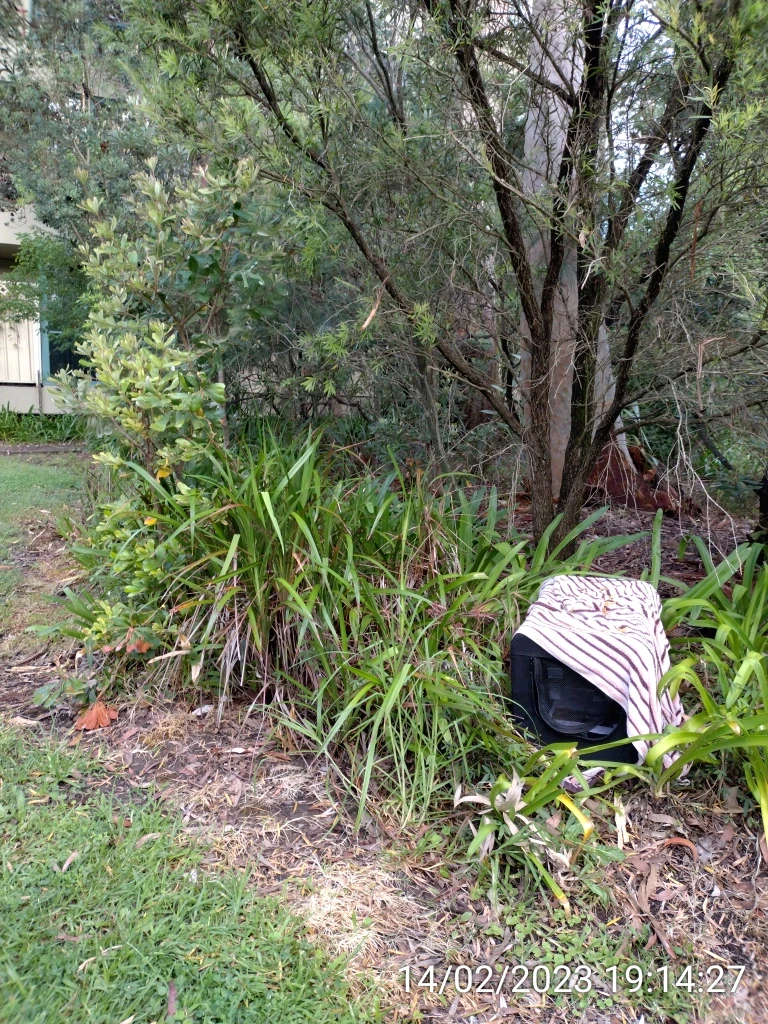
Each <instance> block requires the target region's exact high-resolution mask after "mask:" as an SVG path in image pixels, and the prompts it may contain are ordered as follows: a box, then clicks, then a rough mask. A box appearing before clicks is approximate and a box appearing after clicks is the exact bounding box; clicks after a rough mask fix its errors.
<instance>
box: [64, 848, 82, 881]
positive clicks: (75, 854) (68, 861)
mask: <svg viewBox="0 0 768 1024" xmlns="http://www.w3.org/2000/svg"><path fill="white" fill-rule="evenodd" d="M79 856H80V851H79V850H73V851H72V853H70V855H69V856H68V857H67V859H66V860H65V861H64V863H63V864H62V865H61V873H62V875H63V874H64V872H65V871H66V870H67V868H68V867H69V866H70V864H71V863H72V862H73V861H75V860H77V858H78V857H79Z"/></svg>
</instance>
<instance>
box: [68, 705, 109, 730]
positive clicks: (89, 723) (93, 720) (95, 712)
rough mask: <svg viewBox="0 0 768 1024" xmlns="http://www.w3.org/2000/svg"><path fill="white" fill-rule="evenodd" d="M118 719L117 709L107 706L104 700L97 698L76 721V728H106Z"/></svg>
mask: <svg viewBox="0 0 768 1024" xmlns="http://www.w3.org/2000/svg"><path fill="white" fill-rule="evenodd" d="M116 719H117V711H115V709H114V708H110V707H107V705H106V704H105V703H104V702H103V701H101V700H97V701H95V702H94V703H93V704H91V706H90V707H89V708H87V709H86V710H85V711H84V712H83V713H82V715H80V717H79V718H78V719H77V721H76V722H75V728H76V729H87V730H91V729H104V728H106V726H108V725H109V724H110V723H111V722H114V721H115V720H116Z"/></svg>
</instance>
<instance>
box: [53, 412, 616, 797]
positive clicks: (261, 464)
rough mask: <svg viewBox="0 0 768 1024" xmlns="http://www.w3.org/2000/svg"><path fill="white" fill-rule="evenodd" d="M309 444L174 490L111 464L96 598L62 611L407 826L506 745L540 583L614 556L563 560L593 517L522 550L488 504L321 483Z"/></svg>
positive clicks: (323, 461)
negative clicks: (376, 797)
mask: <svg viewBox="0 0 768 1024" xmlns="http://www.w3.org/2000/svg"><path fill="white" fill-rule="evenodd" d="M319 440H320V439H319V437H318V436H314V437H312V436H310V437H309V438H307V439H306V440H305V441H304V442H303V443H295V442H294V443H293V444H291V443H289V442H287V441H286V440H285V439H284V438H281V439H279V440H278V439H277V438H276V437H275V436H274V435H273V434H272V433H270V432H269V431H266V430H265V431H264V432H263V434H262V437H261V441H260V443H259V444H258V445H257V446H256V447H255V448H253V449H245V450H243V451H242V452H241V453H240V454H239V455H238V456H236V457H235V456H232V455H231V454H230V453H228V452H226V451H225V450H224V449H220V450H217V451H213V452H212V454H211V457H210V459H209V462H208V466H207V467H206V469H205V471H204V472H203V471H201V472H198V473H195V474H192V473H187V475H186V481H182V480H180V479H176V478H175V477H174V476H173V475H169V476H163V477H162V478H161V479H157V475H152V474H150V473H149V472H147V470H146V469H145V468H144V467H143V466H140V465H139V464H137V463H126V464H124V465H123V466H122V468H121V469H120V473H122V474H127V475H128V477H127V479H129V480H130V485H131V486H130V488H129V489H128V490H127V492H126V496H125V497H124V498H123V499H121V500H120V501H117V502H113V503H111V504H110V505H108V506H105V507H104V508H103V509H102V513H101V518H100V519H99V521H98V523H97V524H96V526H95V529H94V531H93V533H92V535H91V536H90V538H89V539H88V541H87V542H84V543H83V542H81V543H79V544H77V545H75V549H74V550H75V554H76V555H77V557H78V558H79V559H80V561H81V562H82V563H83V564H84V565H85V566H87V567H88V569H89V572H90V577H91V580H92V589H91V591H90V592H85V593H81V594H79V595H75V594H73V593H70V594H69V597H68V604H69V609H70V611H71V612H72V613H73V616H74V618H75V620H76V621H75V623H74V626H73V628H72V632H74V633H75V634H76V635H77V636H78V638H79V639H81V640H82V641H83V642H84V643H85V644H86V645H87V646H88V647H89V648H90V650H91V651H92V652H94V653H99V652H100V653H101V654H106V655H111V656H114V655H115V654H121V655H123V656H125V655H130V656H131V657H137V656H141V657H143V658H145V659H147V660H151V662H152V664H153V666H154V668H155V670H156V671H158V672H162V673H163V675H164V677H165V678H166V680H167V681H168V682H171V683H175V684H177V685H180V686H184V685H186V686H190V685H194V686H201V685H206V686H210V687H215V688H216V689H217V690H218V692H219V693H220V694H221V695H222V696H226V695H227V694H228V693H229V692H230V691H231V690H232V688H233V687H235V686H244V687H247V688H248V690H249V691H251V692H254V693H255V694H257V695H259V696H260V697H261V698H262V699H263V700H264V701H265V702H268V703H269V705H270V707H271V708H272V710H273V711H275V712H276V713H277V714H279V715H280V717H281V718H282V720H283V721H284V722H285V723H288V724H289V725H290V726H291V728H292V729H293V730H294V731H295V732H297V733H298V734H300V735H302V736H303V737H305V738H306V740H307V741H308V743H310V744H311V745H312V746H313V747H314V748H316V749H320V750H323V751H325V752H326V753H328V755H329V756H330V757H331V758H332V760H333V762H334V763H335V764H338V765H342V764H343V766H344V768H343V776H344V778H345V779H346V780H347V781H348V784H349V785H350V787H351V789H352V790H353V791H354V792H355V794H356V795H357V796H358V798H359V799H360V801H361V803H365V800H366V798H367V796H368V795H369V793H370V792H371V791H372V787H375V788H376V789H377V792H378V791H382V787H383V790H385V791H386V792H388V793H390V794H394V795H395V797H396V803H397V806H398V807H399V808H400V812H401V813H403V814H405V815H406V816H408V817H411V816H414V815H416V816H418V815H420V814H422V813H423V811H424V808H425V807H426V806H428V804H429V803H430V802H431V801H432V800H433V799H434V798H435V797H436V795H443V796H447V795H448V794H449V791H452V788H453V787H455V784H456V781H457V780H458V779H459V778H467V777H471V776H473V775H476V774H477V771H478V766H480V768H481V766H482V764H483V762H484V761H486V762H488V763H490V762H493V761H498V759H499V756H500V753H501V752H502V750H503V749H508V748H509V745H510V744H512V745H514V744H515V743H519V742H520V741H519V739H518V738H517V737H516V736H515V734H514V732H513V731H512V729H511V728H510V725H509V721H508V718H507V717H506V715H505V713H504V712H505V705H504V699H505V698H504V695H505V692H506V689H507V683H506V679H507V666H506V664H505V653H506V645H507V642H508V638H509V635H510V632H511V631H512V629H513V628H514V627H515V626H516V624H517V623H518V622H519V620H520V618H521V616H522V614H523V613H524V611H525V608H526V607H527V605H528V603H529V601H530V600H531V599H532V597H533V596H534V595H535V592H536V590H537V589H538V587H539V584H540V582H541V581H542V580H543V579H545V578H546V577H548V576H550V575H552V574H553V573H556V572H584V571H586V570H587V569H588V568H589V566H590V565H591V563H592V562H593V561H594V559H595V557H596V556H598V555H599V554H601V553H604V552H605V551H606V550H609V549H610V548H612V547H615V546H616V545H617V544H620V543H625V542H626V538H615V537H614V538H599V539H594V540H584V539H581V541H580V543H579V540H580V538H581V537H582V536H583V534H584V533H585V532H586V531H587V530H588V528H589V526H590V525H591V523H592V522H593V521H594V518H595V516H593V517H591V518H590V519H588V520H587V521H586V522H585V523H583V524H582V525H581V526H580V527H579V529H578V531H574V535H573V536H571V537H568V538H565V539H564V540H563V542H562V544H560V545H557V546H552V549H551V550H550V549H549V536H548V537H545V538H544V539H543V540H542V542H541V543H540V544H539V545H538V547H537V548H535V549H533V550H532V549H531V546H530V544H529V541H528V539H527V538H526V537H521V536H519V535H518V534H517V533H516V532H515V531H514V530H513V529H512V527H511V526H510V525H509V523H508V521H507V515H506V511H505V510H504V509H502V508H500V506H499V501H498V496H497V493H496V491H495V489H493V488H491V489H487V490H483V489H480V490H477V491H475V492H473V493H472V494H469V493H467V492H466V491H463V490H461V489H456V490H453V491H446V492H445V493H443V494H442V495H440V496H437V495H435V494H433V493H432V492H431V491H430V489H429V488H428V487H427V486H426V484H425V482H424V480H423V479H421V478H420V477H418V476H417V477H416V478H415V479H414V480H411V481H407V480H406V479H405V478H404V477H403V475H402V473H401V472H400V471H399V469H398V468H397V467H393V468H392V470H391V471H390V472H389V473H388V474H386V475H384V476H381V477H377V476H375V475H372V474H364V475H361V476H358V477H356V478H350V477H344V478H342V479H339V480H336V479H334V477H333V474H332V472H331V466H330V457H329V456H328V455H327V454H323V453H322V452H321V450H320V447H319ZM574 542H576V543H578V548H577V550H576V552H575V554H574V555H573V556H572V557H571V558H568V559H565V560H563V559H562V551H563V549H564V548H565V547H567V546H568V545H570V544H572V543H574ZM470 762H471V763H470ZM481 770H482V769H481Z"/></svg>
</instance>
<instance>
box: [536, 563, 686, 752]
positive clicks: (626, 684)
mask: <svg viewBox="0 0 768 1024" xmlns="http://www.w3.org/2000/svg"><path fill="white" fill-rule="evenodd" d="M519 632H521V633H524V634H525V636H527V637H530V638H531V640H533V641H534V642H535V643H537V644H539V645H540V646H541V647H543V648H544V650H545V651H547V653H548V654H551V655H552V657H553V658H557V659H558V660H559V661H562V662H563V664H564V665H567V666H568V667H569V668H571V669H573V670H574V671H575V672H578V673H579V674H580V675H582V676H584V678H585V679H588V680H589V681H590V683H593V684H594V685H595V686H597V687H598V688H599V689H600V690H602V691H603V693H605V694H607V696H609V697H612V698H613V700H615V701H618V702H619V704H621V706H622V707H623V708H624V709H625V711H626V712H627V734H628V735H629V736H638V735H642V734H643V733H659V732H661V731H662V730H663V729H664V727H665V726H667V725H680V724H681V723H682V721H683V718H684V715H683V709H682V706H681V704H680V699H679V698H678V697H675V698H674V699H672V698H671V697H670V695H669V693H667V692H666V691H664V693H662V694H661V695H660V696H659V694H658V683H659V680H660V679H661V677H662V676H663V675H664V673H665V672H666V671H667V669H668V668H669V643H668V641H667V638H666V635H665V633H664V627H663V626H662V624H661V601H660V600H659V595H658V594H657V593H656V591H655V589H654V588H653V587H652V586H651V584H650V583H643V582H642V581H641V580H626V579H604V578H602V577H598V576H553V577H552V578H551V579H548V580H545V581H544V582H543V583H542V585H541V588H540V589H539V597H538V599H537V600H536V601H534V603H533V604H532V605H531V607H530V609H529V610H528V615H527V616H526V618H525V621H524V622H523V624H522V625H521V626H520V629H519ZM633 742H634V745H635V747H636V748H637V750H638V753H639V755H640V761H641V762H642V761H644V760H645V755H646V754H647V753H648V748H649V744H648V742H647V741H645V740H633Z"/></svg>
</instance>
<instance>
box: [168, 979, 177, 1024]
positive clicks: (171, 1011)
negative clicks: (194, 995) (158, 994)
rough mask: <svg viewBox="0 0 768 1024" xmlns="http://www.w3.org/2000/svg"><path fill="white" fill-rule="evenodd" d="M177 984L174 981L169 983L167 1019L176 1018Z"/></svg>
mask: <svg viewBox="0 0 768 1024" xmlns="http://www.w3.org/2000/svg"><path fill="white" fill-rule="evenodd" d="M176 996H177V993H176V984H175V982H173V981H169V982H168V1012H167V1013H166V1017H175V1016H176Z"/></svg>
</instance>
